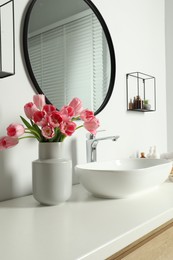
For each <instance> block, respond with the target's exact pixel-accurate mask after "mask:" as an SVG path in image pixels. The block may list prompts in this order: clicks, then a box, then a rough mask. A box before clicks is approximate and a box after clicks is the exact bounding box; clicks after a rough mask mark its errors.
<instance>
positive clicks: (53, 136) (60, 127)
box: [0, 95, 99, 150]
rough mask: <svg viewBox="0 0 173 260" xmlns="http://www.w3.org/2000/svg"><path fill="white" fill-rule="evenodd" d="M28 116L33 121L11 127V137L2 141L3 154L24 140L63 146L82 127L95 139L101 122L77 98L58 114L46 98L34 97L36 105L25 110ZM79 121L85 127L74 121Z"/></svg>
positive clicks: (5, 137)
mask: <svg viewBox="0 0 173 260" xmlns="http://www.w3.org/2000/svg"><path fill="white" fill-rule="evenodd" d="M24 112H25V115H26V117H27V118H28V119H29V120H26V119H25V118H23V117H22V116H21V117H20V118H21V120H22V122H23V124H17V123H12V124H10V125H9V126H8V127H7V135H6V136H3V137H1V138H0V150H4V149H7V148H11V147H13V146H15V145H17V144H18V142H19V140H20V139H24V138H36V139H37V140H38V141H39V142H63V141H64V139H65V138H66V137H67V136H71V135H72V134H73V133H74V132H75V131H76V130H77V129H79V128H81V127H84V128H85V129H86V130H88V131H89V132H90V133H92V134H94V135H95V134H96V130H97V128H98V127H99V120H98V119H97V118H96V117H95V116H94V113H93V111H91V110H88V109H83V107H82V102H81V100H80V99H79V98H74V99H73V100H72V101H71V102H70V103H69V104H68V105H66V106H63V107H62V108H61V109H60V110H59V111H57V109H56V107H55V106H53V105H50V104H46V101H45V96H44V95H34V96H33V102H29V103H27V104H26V105H25V106H24ZM79 119H80V120H82V125H80V126H77V124H76V123H75V122H74V121H76V120H79ZM23 135H24V136H23Z"/></svg>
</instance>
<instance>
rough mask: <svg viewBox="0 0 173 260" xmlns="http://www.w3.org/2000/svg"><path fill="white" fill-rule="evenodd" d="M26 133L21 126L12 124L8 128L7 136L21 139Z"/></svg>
mask: <svg viewBox="0 0 173 260" xmlns="http://www.w3.org/2000/svg"><path fill="white" fill-rule="evenodd" d="M24 133H25V128H24V126H23V125H21V124H10V125H9V126H8V127H7V135H8V136H11V137H19V136H21V135H23V134H24Z"/></svg>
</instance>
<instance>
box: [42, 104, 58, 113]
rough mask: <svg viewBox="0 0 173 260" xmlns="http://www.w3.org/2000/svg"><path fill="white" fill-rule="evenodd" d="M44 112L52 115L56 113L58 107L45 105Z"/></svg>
mask: <svg viewBox="0 0 173 260" xmlns="http://www.w3.org/2000/svg"><path fill="white" fill-rule="evenodd" d="M43 111H45V112H46V113H47V114H48V115H50V114H51V113H52V112H53V111H56V107H55V106H53V105H50V104H48V105H44V107H43Z"/></svg>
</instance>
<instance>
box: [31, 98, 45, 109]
mask: <svg viewBox="0 0 173 260" xmlns="http://www.w3.org/2000/svg"><path fill="white" fill-rule="evenodd" d="M33 101H34V104H35V105H36V107H37V108H38V109H39V110H42V109H43V106H44V105H45V104H46V101H45V96H44V95H43V94H39V95H34V96H33Z"/></svg>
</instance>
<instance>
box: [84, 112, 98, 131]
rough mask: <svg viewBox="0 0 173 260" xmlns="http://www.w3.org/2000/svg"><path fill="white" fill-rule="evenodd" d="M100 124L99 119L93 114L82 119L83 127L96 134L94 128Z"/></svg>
mask: <svg viewBox="0 0 173 260" xmlns="http://www.w3.org/2000/svg"><path fill="white" fill-rule="evenodd" d="M99 126H100V123H99V120H98V119H97V118H96V117H95V116H94V117H92V118H91V119H90V120H87V121H84V127H85V128H86V129H87V130H88V131H89V132H90V133H91V134H94V135H96V132H97V131H96V129H97V128H98V127H99Z"/></svg>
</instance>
